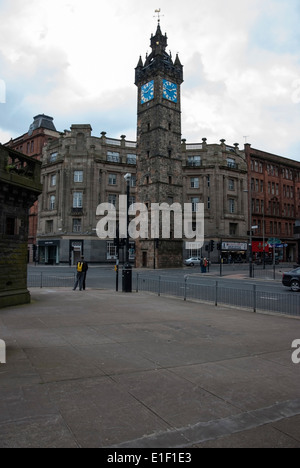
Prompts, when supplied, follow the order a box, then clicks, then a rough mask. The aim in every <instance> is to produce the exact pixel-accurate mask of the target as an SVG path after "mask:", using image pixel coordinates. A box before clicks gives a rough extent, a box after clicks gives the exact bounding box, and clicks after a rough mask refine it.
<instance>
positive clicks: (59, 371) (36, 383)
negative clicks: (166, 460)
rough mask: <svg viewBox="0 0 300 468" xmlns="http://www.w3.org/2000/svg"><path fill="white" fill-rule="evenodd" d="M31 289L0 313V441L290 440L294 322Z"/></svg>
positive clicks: (296, 398) (14, 444) (296, 438)
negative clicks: (26, 299) (0, 353)
mask: <svg viewBox="0 0 300 468" xmlns="http://www.w3.org/2000/svg"><path fill="white" fill-rule="evenodd" d="M31 294H32V303H31V304H29V305H25V306H18V307H12V308H7V309H2V310H0V339H2V340H4V341H5V343H6V347H7V348H6V364H0V448H29V447H34V448H56V447H57V448H59V447H63V448H80V447H81V448H94V447H97V448H104V447H105V448H110V449H118V448H119V449H120V448H132V449H133V448H197V447H199V448H204V447H214V448H217V447H220V448H221V447H235V448H237V447H247V448H253V447H285V448H291V447H293V448H300V394H299V389H300V364H293V362H292V353H293V352H294V351H295V350H293V349H292V342H293V341H294V340H296V339H300V320H299V319H297V318H290V317H286V316H283V317H281V316H273V315H269V314H268V315H262V314H254V313H251V312H247V311H244V310H243V311H241V310H238V309H233V308H224V307H218V308H216V307H214V306H212V305H207V304H202V303H196V302H193V303H192V302H184V301H181V300H179V299H172V298H168V297H157V296H155V295H151V294H148V293H138V294H137V293H132V294H123V293H114V292H112V291H107V290H92V289H89V290H87V291H86V292H80V291H75V292H74V291H70V290H68V289H63V288H62V289H51V288H50V289H41V290H39V289H33V290H31ZM299 354H300V353H299Z"/></svg>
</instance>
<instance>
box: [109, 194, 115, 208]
mask: <svg viewBox="0 0 300 468" xmlns="http://www.w3.org/2000/svg"><path fill="white" fill-rule="evenodd" d="M108 203H110V204H111V205H113V206H116V204H117V195H108Z"/></svg>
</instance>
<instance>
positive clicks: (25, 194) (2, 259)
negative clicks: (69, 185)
mask: <svg viewBox="0 0 300 468" xmlns="http://www.w3.org/2000/svg"><path fill="white" fill-rule="evenodd" d="M40 175H41V163H40V162H39V161H36V160H33V159H31V158H30V157H28V156H24V155H22V154H21V153H18V152H16V151H14V150H11V149H9V148H6V147H5V146H2V145H0V307H6V306H10V305H18V304H25V303H28V302H30V293H29V291H28V289H27V248H28V247H27V242H28V223H29V216H28V212H29V209H30V207H31V206H32V205H33V204H34V203H35V202H36V200H37V197H38V195H39V194H40V193H41V189H42V187H41V184H40Z"/></svg>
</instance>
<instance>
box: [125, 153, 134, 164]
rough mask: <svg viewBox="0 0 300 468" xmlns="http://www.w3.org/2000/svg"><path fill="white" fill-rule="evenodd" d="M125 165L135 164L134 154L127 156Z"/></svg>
mask: <svg viewBox="0 0 300 468" xmlns="http://www.w3.org/2000/svg"><path fill="white" fill-rule="evenodd" d="M127 164H133V165H135V164H136V154H127Z"/></svg>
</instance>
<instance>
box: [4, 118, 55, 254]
mask: <svg viewBox="0 0 300 468" xmlns="http://www.w3.org/2000/svg"><path fill="white" fill-rule="evenodd" d="M58 137H59V132H57V131H56V128H55V126H54V123H53V118H52V117H49V116H48V115H45V114H40V115H37V116H36V117H34V121H33V123H32V124H31V125H30V127H29V130H28V132H27V133H25V134H24V135H22V136H20V137H18V138H16V139H14V140H13V139H12V140H10V142H9V143H7V144H6V145H5V146H8V147H9V148H12V149H14V150H16V151H19V152H20V153H23V154H25V155H27V156H30V157H32V158H34V159H36V160H38V161H40V160H41V159H42V153H43V148H44V146H45V145H46V144H47V143H48V141H50V140H53V139H57V138H58ZM37 224H38V202H36V203H35V204H34V205H33V206H32V208H31V209H30V213H29V237H28V261H29V262H32V261H34V260H35V251H36V245H37V244H36V234H37Z"/></svg>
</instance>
